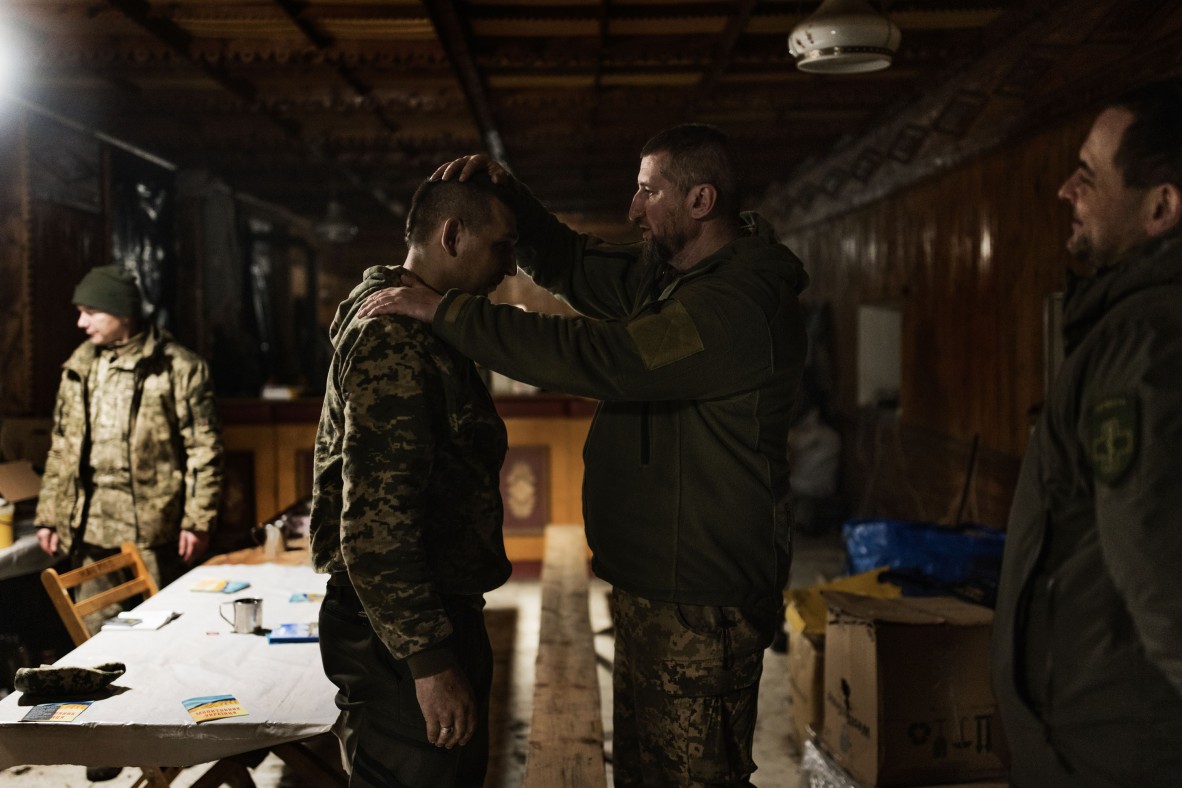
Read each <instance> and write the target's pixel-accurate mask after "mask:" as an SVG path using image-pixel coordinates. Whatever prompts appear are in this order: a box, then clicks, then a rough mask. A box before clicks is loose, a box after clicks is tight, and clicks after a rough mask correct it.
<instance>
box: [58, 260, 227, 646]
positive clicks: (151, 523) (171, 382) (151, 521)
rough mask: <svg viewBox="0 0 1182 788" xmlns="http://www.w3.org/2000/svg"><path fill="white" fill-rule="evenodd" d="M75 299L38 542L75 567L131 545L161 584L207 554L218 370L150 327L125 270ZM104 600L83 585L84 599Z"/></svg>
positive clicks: (213, 502) (96, 276)
mask: <svg viewBox="0 0 1182 788" xmlns="http://www.w3.org/2000/svg"><path fill="white" fill-rule="evenodd" d="M73 300H74V304H75V305H76V306H77V307H78V327H79V328H81V329H83V330H84V331H86V334H87V337H88V338H87V341H85V342H83V343H82V344H81V345H80V346H79V347H78V349H77V350H75V351H74V353H73V354H72V355H71V356H70V357H69V359H67V360H66V362H65V364H64V365H63V366H62V380H61V384H60V386H59V387H58V392H57V402H56V404H55V405H54V422H53V435H52V443H51V445H50V450H49V457H48V458H47V460H46V463H45V475H44V477H43V478H42V480H41V493H40V497H39V499H38V503H37V514H36V523H37V527H38V531H37V538H38V540H39V541H40V544H41V547H42V549H44V550H45V552H47V553H49V554H50V555H55V554H57V553H58V551H59V550H64V551H66V552H67V553H68V555H69V556H70V557H71V560H72V563H73V564H74V565H76V566H80V565H82V564H84V563H91V562H94V561H98V560H100V559H102V558H105V557H107V556H109V555H113V554H114V553H116V552H118V551H119V546H120V544H122V543H123V542H132V543H134V544H135V545H136V546H137V547H138V548H139V551H140V554H141V556H142V557H143V559H144V562H145V563H146V564H147V566H148V569H149V571H150V572H151V573H152V576H153V577H154V578H155V580H156V583H157V585H159V586H164V585H167V584H168V583H170V582H172V581H173V580H175V579H176V578H177V577H179V576H180V575H181V574H183V573H184V571H185V569H186V567H187V566H188V565H190V564H192V563H193V562H194V561H196V560H197V559H198V558H200V557H201V555H202V554H203V553H204V552H205V550H206V548H207V547H208V546H209V539H210V534H211V533H212V531H213V528H214V523H215V521H216V518H217V511H218V503H219V501H220V500H221V484H222V441H221V433H220V429H219V426H218V418H217V412H216V409H215V404H214V396H213V387H212V385H211V382H210V377H209V368H208V366H207V365H206V363H205V361H204V360H203V359H202V358H201V357H200V356H198V355H197V354H195V353H193V352H192V351H190V350H188V349H187V348H185V347H183V346H181V345H180V344H178V343H177V342H176V340H175V339H173V338H172V336H171V335H170V334H169V333H168V332H167V331H164V330H163V329H160V328H157V327H156V326H154V325H147V326H145V325H144V324H143V321H142V319H141V311H140V293H139V288H138V286H137V285H136V282H135V278H134V277H133V276H132V274H131V273H130V272H129V271H127V270H126V269H125V268H123V267H122V266H117V265H108V266H100V267H98V268H94V269H91V271H90V272H89V273H87V274H86V276H85V277H83V279H82V281H81V282H79V284H78V286H77V287H76V288H75V290H74V299H73ZM100 590H102V587H101V586H99V585H97V584H96V583H94V582H93V581H92V582H89V583H86V584H84V585H83V587H82V593H83V595H84V596H89V595H91V594H93V593H97V592H98V591H100ZM88 623H90V622H88Z"/></svg>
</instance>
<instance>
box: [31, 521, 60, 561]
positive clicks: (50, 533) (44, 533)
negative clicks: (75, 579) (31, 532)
mask: <svg viewBox="0 0 1182 788" xmlns="http://www.w3.org/2000/svg"><path fill="white" fill-rule="evenodd" d="M37 544H39V545H41V549H42V550H44V551H45V552H47V553H49V554H50V555H57V548H58V545H59V544H60V542H59V541H58V536H57V531H55V530H54V529H52V528H44V527H43V528H38V529H37Z"/></svg>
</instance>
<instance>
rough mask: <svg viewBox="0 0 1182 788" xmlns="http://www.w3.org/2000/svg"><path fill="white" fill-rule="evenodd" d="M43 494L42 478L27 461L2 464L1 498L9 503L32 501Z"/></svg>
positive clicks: (0, 464) (0, 470) (0, 472)
mask: <svg viewBox="0 0 1182 788" xmlns="http://www.w3.org/2000/svg"><path fill="white" fill-rule="evenodd" d="M40 492H41V477H40V476H38V475H37V472H36V471H35V470H33V464H32V463H31V462H28V461H26V460H17V461H16V462H0V498H4V499H5V500H7V501H8V502H9V503H20V502H22V501H30V500H32V499H33V498H36V497H37V494H38V493H40Z"/></svg>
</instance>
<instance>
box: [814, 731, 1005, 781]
mask: <svg viewBox="0 0 1182 788" xmlns="http://www.w3.org/2000/svg"><path fill="white" fill-rule="evenodd" d="M1009 785H1010V784H1009V782H1008V781H1005V780H989V781H984V780H982V781H980V782H977V781H974V782H971V783H956V784H955V785H953V784H948V783H946V784H944V785H932V786H928V787H927V788H1009ZM800 788H862V786H861V785H859V784H858V783H856V782H854V778H853V777H851V776H850V775H849V772H847V771H846V770H845V769H842V768H841V767H840V766H838V765H837V764H836V763H834V761H833V759H832V758H830V757H829V756H828V755H826V754H825V753H824V752H822V751H821V750H819V749H817V746H816V745H815V744H813V743H812V742H811V741H810V742H805V745H804V750H803V752H802V754H801V759H800Z"/></svg>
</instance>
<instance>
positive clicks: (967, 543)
mask: <svg viewBox="0 0 1182 788" xmlns="http://www.w3.org/2000/svg"><path fill="white" fill-rule="evenodd" d="M842 535H843V537H844V538H845V546H846V554H847V556H848V557H849V564H850V572H851V573H853V574H857V573H859V572H869V571H870V570H871V569H875V568H877V567H880V566H889V567H890V568H891V569H892V570H896V572H898V573H901V574H902V575H903V576H908V575H910V576H912V577H914V578H915V579H916V580H918V581H920V583H919V584H926V585H927V586H928V588H927V589H926V591H927V592H928V593H953V594H957V593H958V591H959V592H960V593H959V595H961V596H964V595H965V594H964V593H963V592H964V591H965V590H966V589H969V588H972V589H976V590H975V591H974V592H973V593H972V594H971V596H973V597H976V598H977V599H979V600H980V601H983V602H986V603H991V601H992V597H993V596H995V594H996V589H997V578H998V574H999V572H1000V571H1001V556H1002V551H1003V550H1004V549H1005V533H1004V532H1002V531H998V530H996V529H994V528H988V527H986V526H983V525H971V524H970V525H959V526H949V525H937V524H936V523H923V522H912V521H909V520H873V519H870V520H850V521H849V522H847V523H846V524H845V525H844V526H843V528H842ZM905 592H906V587H905Z"/></svg>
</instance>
